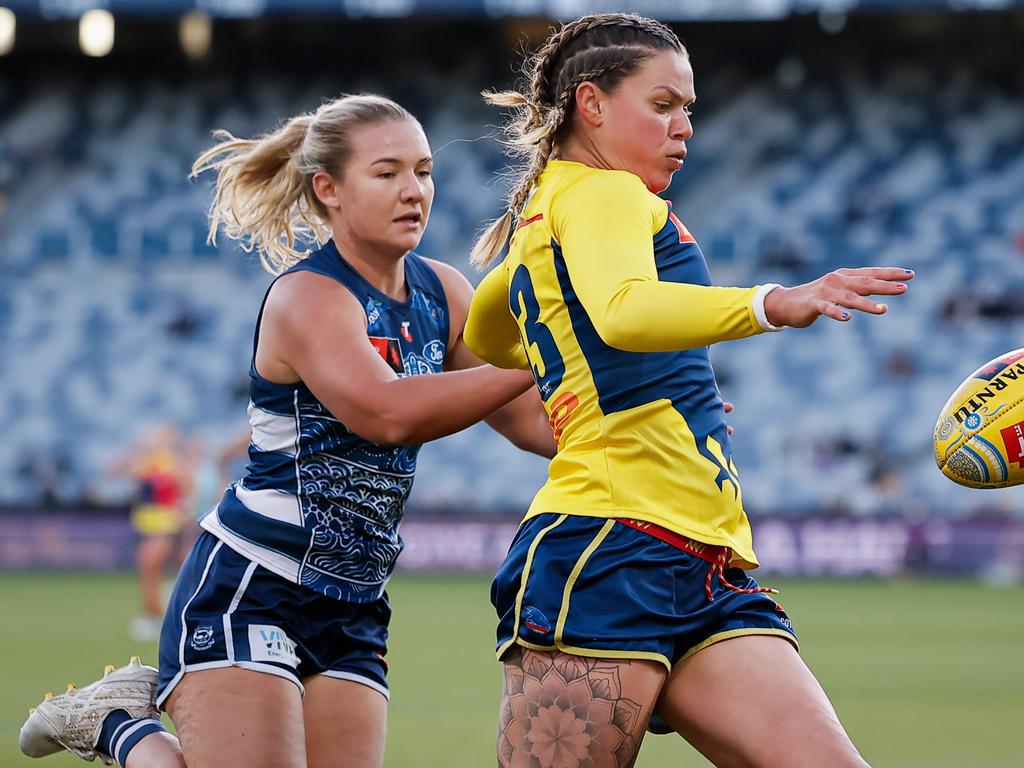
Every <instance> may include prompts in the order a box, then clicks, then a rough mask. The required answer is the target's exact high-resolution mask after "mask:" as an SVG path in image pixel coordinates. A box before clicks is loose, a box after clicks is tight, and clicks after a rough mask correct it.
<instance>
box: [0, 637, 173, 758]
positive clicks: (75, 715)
mask: <svg viewBox="0 0 1024 768" xmlns="http://www.w3.org/2000/svg"><path fill="white" fill-rule="evenodd" d="M158 677H159V674H158V672H157V671H156V670H155V669H154V668H153V667H147V666H144V665H143V664H142V661H141V660H140V659H139V657H138V656H132V659H131V661H130V662H129V664H128V666H126V667H121V668H120V669H114V667H113V665H112V664H108V665H107V667H106V669H104V670H103V677H101V678H100V679H99V680H97V681H96V682H95V683H92V684H91V685H87V686H85V688H76V687H75V686H74V685H69V686H68V690H67V692H66V693H62V694H61V695H60V696H54V695H53V694H52V693H48V694H46V698H44V699H43V701H42V702H41V703H40V704H39V706H37V707H35V708H34V709H30V710H29V714H28V720H26V721H25V724H24V725H22V726H21V733H20V734H19V735H18V746H19V747H21V751H22V752H23V753H24V754H26V755H28V756H29V757H45V756H46V755H52V754H55V753H57V752H61V751H63V750H65V749H66V750H67V751H68V752H71V753H73V754H75V755H78V756H79V757H80V758H82V759H83V760H90V761H91V760H95V759H96V758H97V757H98V758H100V760H101V761H102V762H103V763H105V764H107V765H111V764H112V763H113V760H111V759H110V758H109V757H107V756H106V755H101V754H99V753H98V752H97V751H96V742H97V741H99V738H100V731H101V730H102V728H103V720H104V718H105V717H106V716H107V715H109V714H110V713H111V712H113V711H114V710H117V709H123V710H126V711H127V712H128V714H129V715H131V716H132V718H153V719H156V720H158V719H160V712H159V710H157V708H156V703H155V701H156V685H157V679H158Z"/></svg>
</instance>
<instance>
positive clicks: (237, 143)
mask: <svg viewBox="0 0 1024 768" xmlns="http://www.w3.org/2000/svg"><path fill="white" fill-rule="evenodd" d="M385 120H413V121H415V118H414V117H413V116H412V115H411V114H409V112H408V111H407V110H406V109H405V108H404V107H402V106H400V105H399V104H397V103H395V102H393V101H391V100H390V99H387V98H385V97H383V96H375V95H372V94H367V95H359V96H343V97H341V98H339V99H336V100H334V101H331V102H328V103H326V104H324V105H323V106H321V107H320V108H319V109H318V110H317V111H316V112H315V113H307V114H303V115H298V116H297V117H293V118H291V119H290V120H288V121H287V122H286V123H284V125H282V126H281V127H280V128H278V129H277V130H275V131H273V132H272V133H269V134H266V135H264V136H260V137H259V138H256V139H239V138H236V137H235V136H233V135H231V134H230V133H229V132H227V131H222V130H219V131H215V132H214V137H215V138H216V139H219V140H220V143H218V144H216V145H215V146H213V147H211V148H210V149H208V150H207V151H205V152H203V153H202V154H201V155H200V156H199V157H198V158H196V161H195V163H193V165H192V177H193V178H194V177H196V176H198V175H199V174H200V173H202V172H203V171H209V170H213V171H216V172H217V181H216V186H215V191H214V197H213V203H212V204H211V206H210V214H209V216H210V230H209V233H208V236H207V240H208V242H210V243H216V239H217V232H218V230H222V231H223V232H224V234H225V235H227V236H228V237H230V238H231V239H233V240H238V241H239V243H240V244H241V246H242V249H243V250H245V251H246V252H248V253H252V252H253V251H256V253H257V255H258V256H259V259H260V263H261V264H262V265H263V268H264V269H266V270H267V271H268V272H270V273H271V274H275V275H277V274H280V273H281V272H283V271H285V270H286V269H288V268H289V267H291V266H292V265H294V264H295V263H296V262H298V261H301V260H302V259H303V258H305V257H306V256H307V255H308V253H309V251H308V250H306V249H304V248H302V247H301V245H315V244H318V243H323V242H326V241H327V240H328V239H329V238H330V236H331V229H330V226H329V218H328V211H327V208H326V207H325V206H324V204H323V203H322V202H320V200H319V199H318V198H317V196H316V193H315V192H314V191H313V176H314V175H315V174H317V173H318V172H321V171H322V172H325V173H328V174H330V175H331V176H333V177H335V178H340V177H341V174H342V172H343V171H344V168H345V164H346V162H347V161H348V157H349V155H350V154H351V136H352V132H353V130H354V129H355V128H358V127H361V126H364V125H371V124H376V123H380V122H383V121H385Z"/></svg>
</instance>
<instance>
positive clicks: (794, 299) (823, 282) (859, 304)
mask: <svg viewBox="0 0 1024 768" xmlns="http://www.w3.org/2000/svg"><path fill="white" fill-rule="evenodd" d="M913 278H914V272H913V270H910V269H903V268H902V267H860V268H858V269H837V270H836V271H835V272H829V273H828V274H827V275H824V276H822V277H819V278H818V279H817V280H815V281H813V282H810V283H805V284H804V285H798V286H795V287H793V288H782V287H780V288H776V289H774V290H773V291H771V292H770V293H768V295H767V296H765V299H764V312H765V317H767V319H768V322H769V323H771V324H772V325H778V326H784V325H789V326H792V327H794V328H806V327H807V326H809V325H810V324H811V323H813V322H814V321H815V320H817V319H818V318H819V317H822V316H824V317H830V318H832V319H833V320H838V321H839V322H841V323H845V322H846V321H848V320H849V319H850V317H851V311H852V310H856V311H858V312H866V313H867V314H869V315H884V314H885V311H886V309H888V305H887V304H884V303H880V302H877V301H873V300H872V299H869V298H867V297H868V296H902V295H903V294H904V293H906V292H907V281H908V280H912V279H913Z"/></svg>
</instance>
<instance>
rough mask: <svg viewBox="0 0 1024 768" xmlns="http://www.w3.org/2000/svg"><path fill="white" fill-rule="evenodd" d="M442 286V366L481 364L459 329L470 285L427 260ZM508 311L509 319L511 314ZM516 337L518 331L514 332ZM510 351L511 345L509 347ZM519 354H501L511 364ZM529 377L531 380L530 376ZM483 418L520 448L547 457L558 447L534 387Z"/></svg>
mask: <svg viewBox="0 0 1024 768" xmlns="http://www.w3.org/2000/svg"><path fill="white" fill-rule="evenodd" d="M431 265H432V266H433V267H434V271H435V272H437V274H438V276H439V277H440V278H441V282H442V283H443V285H444V290H445V294H446V295H447V298H448V310H449V312H450V315H451V338H450V339H449V344H448V357H447V359H446V360H445V368H446V369H448V370H454V371H458V370H465V369H467V368H474V367H476V366H479V365H481V364H483V360H481V359H480V358H479V357H477V355H476V354H474V353H473V351H472V350H471V349H470V348H469V347H468V346H467V345H466V343H465V341H464V339H463V331H464V329H465V325H466V318H467V316H468V314H469V306H470V303H471V301H472V299H473V286H471V285H470V284H469V281H468V280H466V278H465V277H464V276H463V275H462V273H461V272H459V271H458V270H457V269H455V268H454V267H451V266H449V265H448V264H444V263H442V262H438V261H431ZM506 314H508V318H509V320H511V318H512V316H511V314H510V313H508V312H506ZM517 337H518V334H517ZM509 349H510V350H511V349H512V348H511V345H510V346H509ZM521 355H522V351H521V348H520V349H519V351H518V352H516V351H514V350H512V351H509V352H508V354H507V355H505V356H504V360H505V361H508V362H512V363H514V362H515V361H516V360H517V359H518V358H519V357H520V356H521ZM531 380H532V379H531ZM485 421H486V422H487V424H488V426H490V427H491V428H492V429H494V430H495V431H496V432H500V433H501V434H502V435H504V436H505V437H506V438H508V440H509V442H511V443H512V444H513V445H514V446H516V447H517V448H521V449H522V450H524V451H529V452H531V453H536V454H538V455H539V456H544V457H546V458H549V459H550V458H551V457H552V456H554V455H555V451H556V449H557V447H558V445H557V443H556V442H555V439H554V437H553V435H552V432H551V425H550V424H549V423H548V415H547V413H546V412H545V411H544V406H543V404H542V403H541V401H540V393H539V392H538V391H537V388H536V387H530V389H529V391H527V392H525V393H523V394H522V395H520V396H519V397H517V398H516V399H515V400H513V401H512V402H511V403H509V404H508V405H506V406H504V407H502V408H499V409H498V410H497V411H495V412H494V413H492V414H491V415H490V416H488V417H487V418H486V419H485Z"/></svg>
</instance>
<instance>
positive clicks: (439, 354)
mask: <svg viewBox="0 0 1024 768" xmlns="http://www.w3.org/2000/svg"><path fill="white" fill-rule="evenodd" d="M423 356H424V357H425V358H426V359H427V360H429V361H430V362H432V363H434V364H435V365H436V364H438V363H441V362H442V361H443V360H444V344H442V343H441V342H440V341H438V340H437V339H434V341H432V342H430V343H429V344H427V346H425V347H424V348H423Z"/></svg>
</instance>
